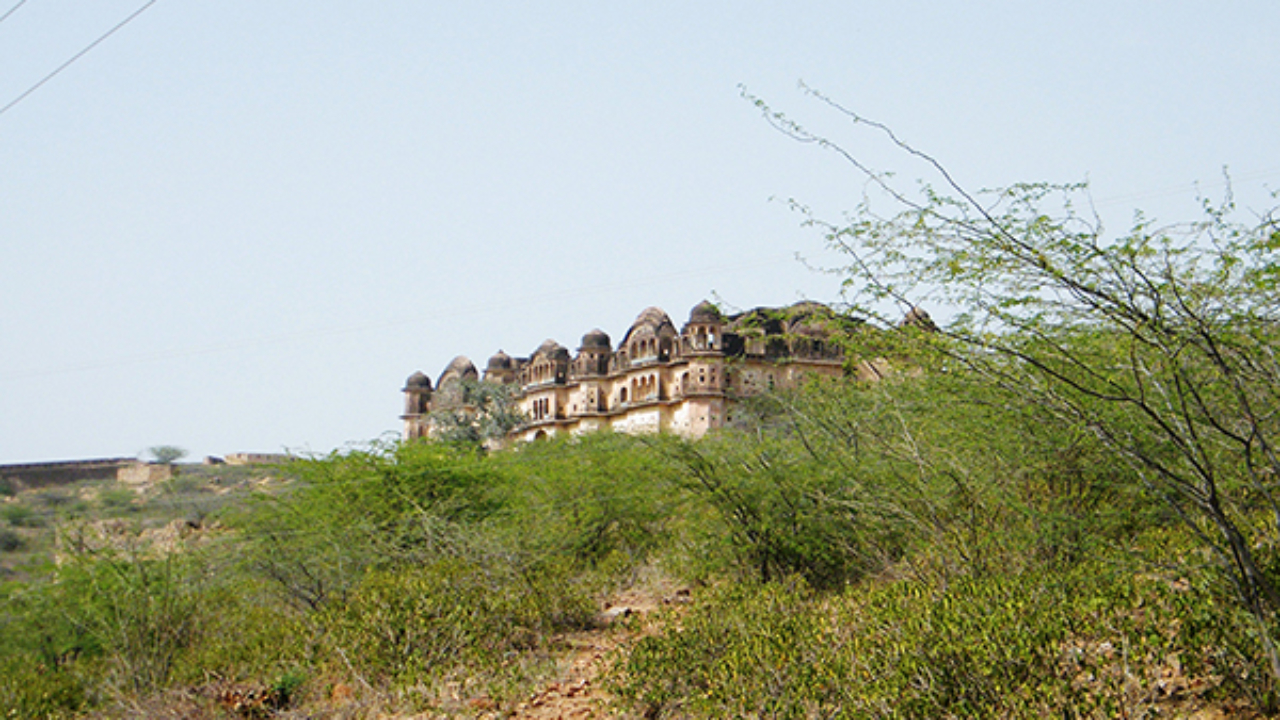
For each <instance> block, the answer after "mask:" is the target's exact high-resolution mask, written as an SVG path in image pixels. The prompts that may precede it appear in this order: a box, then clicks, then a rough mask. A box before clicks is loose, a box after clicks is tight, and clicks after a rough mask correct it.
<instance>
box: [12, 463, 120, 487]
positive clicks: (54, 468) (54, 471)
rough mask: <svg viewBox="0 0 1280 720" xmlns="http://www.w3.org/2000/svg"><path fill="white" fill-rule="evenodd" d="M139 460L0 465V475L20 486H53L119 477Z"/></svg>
mask: <svg viewBox="0 0 1280 720" xmlns="http://www.w3.org/2000/svg"><path fill="white" fill-rule="evenodd" d="M138 464H140V463H139V462H138V460H136V459H135V458H102V459H96V460H71V461H61V462H43V463H20V464H15V465H0V478H4V479H5V480H8V481H9V482H10V483H12V484H13V485H14V486H16V487H17V488H19V489H30V488H41V487H52V486H55V485H69V484H71V483H74V482H80V481H82V480H117V479H119V477H120V472H121V471H122V470H123V469H125V468H127V467H131V466H133V465H138Z"/></svg>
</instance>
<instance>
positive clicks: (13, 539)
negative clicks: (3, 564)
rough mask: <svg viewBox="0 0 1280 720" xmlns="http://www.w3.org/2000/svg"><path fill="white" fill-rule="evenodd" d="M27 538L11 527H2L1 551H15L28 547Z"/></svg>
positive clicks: (0, 536)
mask: <svg viewBox="0 0 1280 720" xmlns="http://www.w3.org/2000/svg"><path fill="white" fill-rule="evenodd" d="M26 544H27V542H26V540H24V539H23V538H22V536H21V535H19V534H18V533H17V532H15V531H14V530H11V529H10V528H0V552H15V551H17V550H21V549H22V548H24V547H26Z"/></svg>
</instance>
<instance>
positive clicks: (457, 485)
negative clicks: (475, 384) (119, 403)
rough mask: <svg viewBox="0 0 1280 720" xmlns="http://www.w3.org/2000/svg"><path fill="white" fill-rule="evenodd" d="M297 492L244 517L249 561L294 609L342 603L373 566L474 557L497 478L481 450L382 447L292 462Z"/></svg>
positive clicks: (268, 500)
mask: <svg viewBox="0 0 1280 720" xmlns="http://www.w3.org/2000/svg"><path fill="white" fill-rule="evenodd" d="M290 472H291V473H292V474H294V475H295V476H296V478H297V479H296V481H295V482H296V484H297V488H296V489H295V490H294V491H293V492H291V493H290V494H288V495H286V496H282V497H275V496H262V497H260V498H258V502H257V503H256V504H255V506H254V508H253V509H252V512H250V513H249V514H247V515H244V516H242V517H241V518H240V519H238V520H234V519H233V522H235V523H236V524H237V525H239V526H240V527H241V528H242V529H243V530H244V532H245V533H246V537H247V540H248V543H249V548H250V553H249V562H250V564H251V565H252V566H253V568H254V569H255V570H256V571H257V572H259V573H261V574H262V575H263V576H265V577H267V578H270V579H271V580H272V581H274V582H275V583H276V584H277V586H278V587H279V589H280V590H281V591H282V592H283V593H284V594H285V596H286V597H287V598H288V599H289V600H290V601H291V602H294V603H297V604H299V605H300V606H303V607H307V608H310V609H317V608H319V607H320V606H321V605H323V604H324V603H325V602H326V601H327V600H329V599H330V598H339V599H340V598H342V597H344V596H345V594H346V593H347V591H348V590H350V589H351V587H353V586H354V585H355V584H357V583H358V582H359V581H360V579H361V578H362V576H363V574H364V572H365V570H366V569H367V568H371V567H393V566H396V565H401V564H415V563H422V562H430V561H432V560H434V559H436V558H439V557H441V556H450V555H452V554H457V553H465V552H466V551H467V548H468V540H467V537H466V535H467V534H468V527H469V526H470V525H472V524H474V523H476V522H478V521H480V520H482V519H484V518H486V517H488V516H489V515H490V514H492V513H493V512H494V511H495V510H496V508H497V505H496V501H494V500H493V499H492V498H491V497H490V495H491V493H492V491H493V487H494V485H495V482H496V477H495V472H494V471H493V470H492V469H491V468H490V467H489V466H487V465H486V464H485V462H484V458H483V457H482V456H480V455H477V454H476V453H475V452H474V451H472V450H468V449H465V448H460V447H454V446H449V445H444V444H437V443H426V442H416V443H405V444H396V445H391V446H375V447H373V448H371V449H368V450H359V451H352V452H348V453H345V454H344V453H334V454H333V455H330V456H329V457H326V458H321V459H314V460H298V461H295V462H294V463H292V464H291V466H290Z"/></svg>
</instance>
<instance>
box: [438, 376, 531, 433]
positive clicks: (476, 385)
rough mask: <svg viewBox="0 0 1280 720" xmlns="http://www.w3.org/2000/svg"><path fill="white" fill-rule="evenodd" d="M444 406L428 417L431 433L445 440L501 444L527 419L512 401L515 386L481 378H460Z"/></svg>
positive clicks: (513, 399)
mask: <svg viewBox="0 0 1280 720" xmlns="http://www.w3.org/2000/svg"><path fill="white" fill-rule="evenodd" d="M450 392H451V393H453V396H452V398H451V399H450V401H449V402H447V403H445V404H446V405H447V407H444V408H441V409H439V410H436V411H433V412H432V413H431V416H430V423H431V426H432V436H433V438H434V439H436V440H439V441H441V442H446V443H463V444H469V445H481V444H484V443H490V442H493V443H500V442H502V441H503V440H505V439H506V437H507V435H508V434H509V433H510V432H511V431H512V430H514V429H516V428H517V427H519V426H520V425H522V424H524V423H525V422H526V421H527V420H528V418H527V417H525V415H524V413H522V412H521V411H520V408H519V406H518V405H516V402H515V394H514V393H515V387H514V386H512V385H503V384H501V383H493V382H484V381H482V380H460V381H458V386H457V387H456V388H453V389H452V390H450Z"/></svg>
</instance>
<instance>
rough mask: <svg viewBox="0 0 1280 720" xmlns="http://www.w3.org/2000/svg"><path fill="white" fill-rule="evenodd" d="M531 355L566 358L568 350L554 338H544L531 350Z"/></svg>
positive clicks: (558, 358) (557, 358)
mask: <svg viewBox="0 0 1280 720" xmlns="http://www.w3.org/2000/svg"><path fill="white" fill-rule="evenodd" d="M533 357H535V358H537V357H545V358H549V359H552V360H561V359H564V360H567V359H568V358H569V350H568V349H567V348H566V347H565V346H563V345H561V344H560V343H558V342H556V341H555V340H550V339H548V340H544V341H543V342H542V344H541V345H539V346H538V349H537V350H534V351H533Z"/></svg>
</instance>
